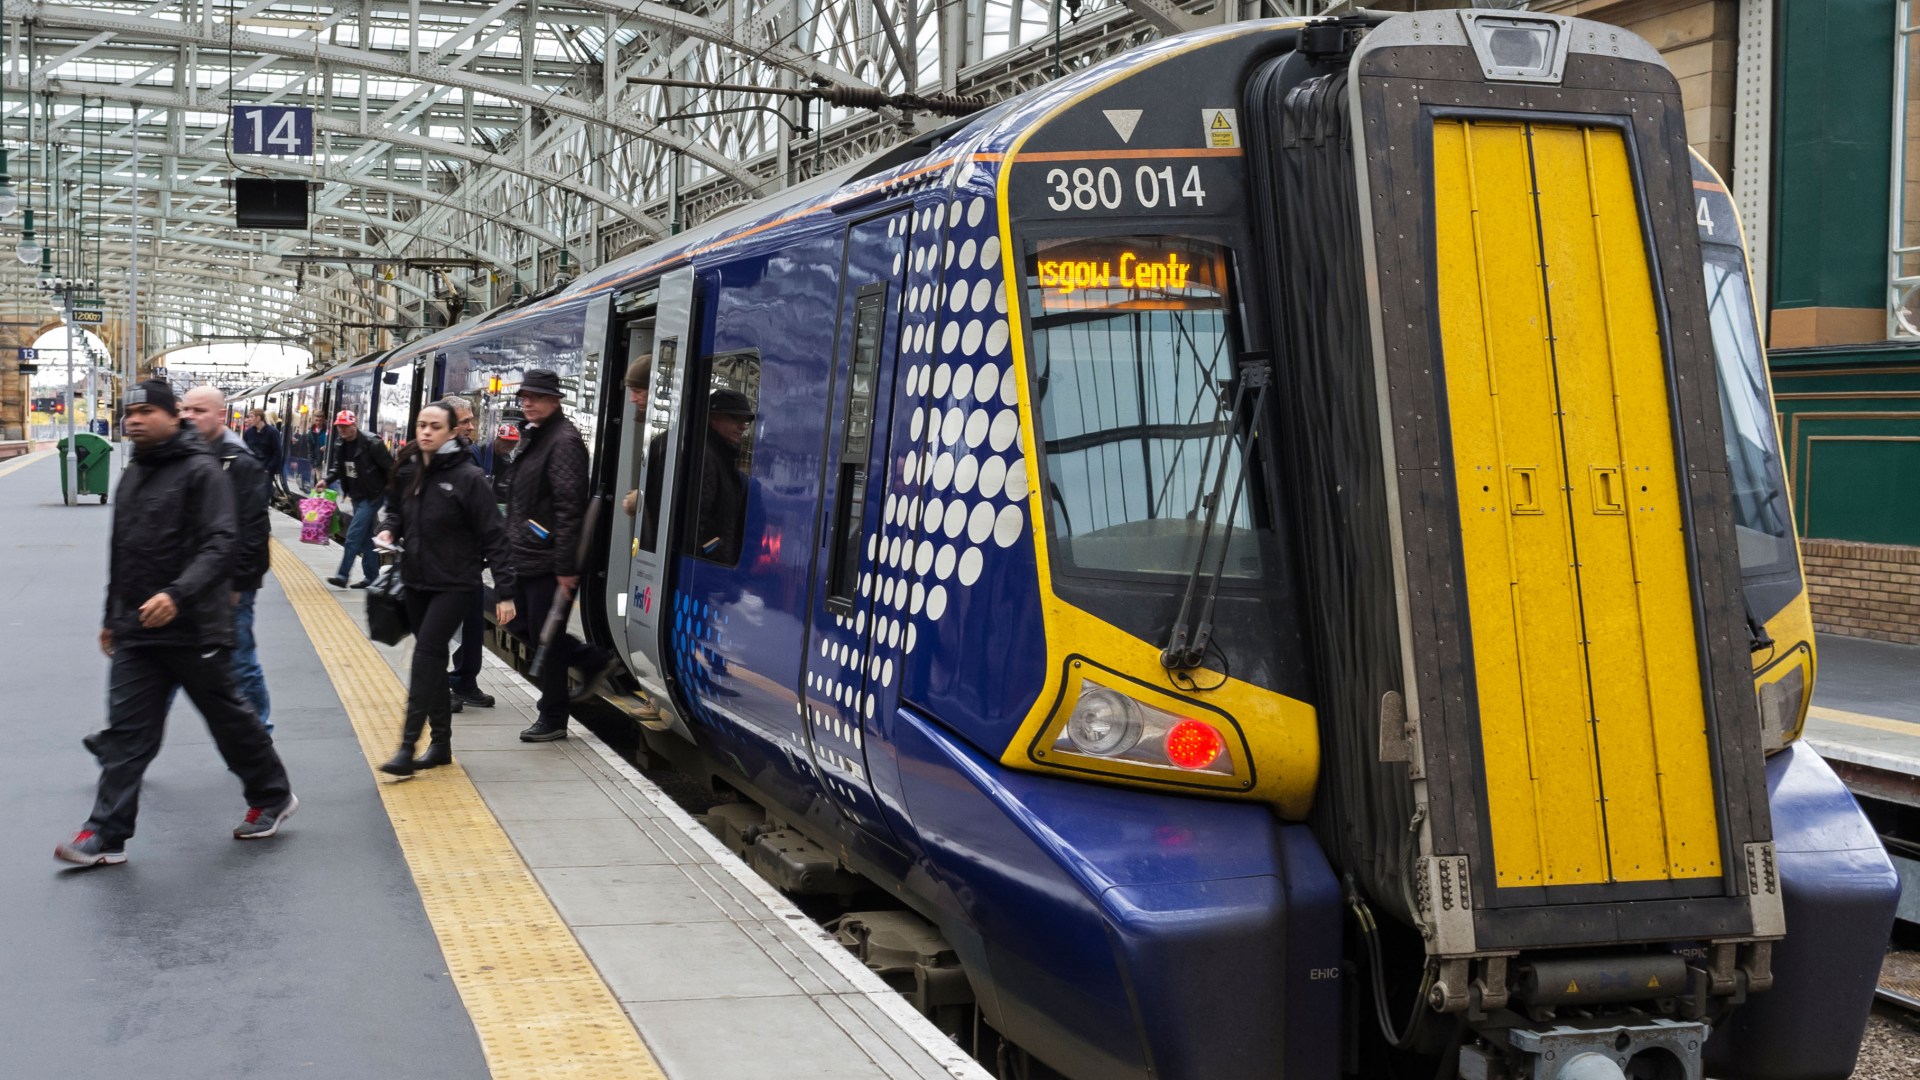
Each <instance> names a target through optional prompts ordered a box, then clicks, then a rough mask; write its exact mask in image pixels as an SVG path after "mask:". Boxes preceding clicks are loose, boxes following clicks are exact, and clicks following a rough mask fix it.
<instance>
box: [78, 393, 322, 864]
mask: <svg viewBox="0 0 1920 1080" xmlns="http://www.w3.org/2000/svg"><path fill="white" fill-rule="evenodd" d="M123 423H124V425H125V429H126V433H127V437H128V438H129V439H130V440H132V442H133V445H134V454H133V460H132V462H131V463H130V464H128V466H127V469H126V472H125V473H124V474H123V475H122V476H121V478H120V485H119V488H118V489H117V490H116V491H115V492H114V507H115V509H114V512H113V538H112V541H111V545H110V548H109V566H108V571H107V599H106V612H105V615H104V617H103V618H102V620H101V628H100V651H101V652H104V653H106V654H107V656H109V657H111V658H112V672H111V674H110V675H109V677H108V692H107V695H108V696H107V729H106V730H105V731H103V732H101V733H100V735H99V737H98V751H97V755H98V757H99V759H100V785H99V789H98V791H97V793H96V795H95V798H94V804H93V813H92V814H91V815H90V816H89V817H88V818H87V823H86V825H85V826H83V827H82V828H81V829H80V831H79V832H78V833H77V834H76V835H75V836H74V838H73V839H72V840H69V841H67V842H66V843H64V844H60V845H58V846H56V847H55V848H54V850H53V853H54V856H55V857H56V858H59V859H64V860H66V861H67V862H71V863H78V864H80V865H83V866H98V865H102V864H115V863H123V862H125V861H126V860H127V854H126V842H127V841H128V840H129V839H131V838H132V837H133V834H134V820H135V818H136V817H137V815H138V813H139V806H140V781H141V779H142V777H144V776H145V775H146V771H147V766H148V765H150V764H151V763H152V762H153V759H154V756H155V755H156V754H158V753H159V752H160V740H161V734H162V732H163V731H164V730H165V727H166V719H167V704H168V702H169V701H170V700H171V698H172V696H173V693H174V691H175V690H176V689H177V688H183V687H184V688H185V689H186V692H187V697H189V698H190V699H192V701H193V704H194V707H195V708H196V709H198V710H199V711H200V715H201V716H203V717H205V718H206V721H207V730H208V732H209V733H210V734H211V735H212V736H213V743H214V746H215V747H217V748H218V749H219V751H220V756H221V757H222V758H223V759H224V760H225V761H226V763H227V768H228V769H230V770H232V771H233V773H234V774H235V775H237V776H238V777H240V782H241V785H242V787H243V789H244V791H245V793H246V799H247V812H246V816H245V818H244V819H243V820H242V821H241V822H240V824H239V825H237V826H235V827H234V830H233V835H234V838H235V839H238V840H254V839H263V838H265V837H270V836H273V835H274V834H276V833H277V832H279V830H280V827H281V825H283V824H285V822H286V820H287V819H288V818H289V817H291V816H292V815H293V812H294V810H296V809H297V808H298V807H299V805H300V800H299V799H297V798H295V797H294V794H293V791H292V789H291V787H290V786H289V785H288V782H287V770H286V768H285V766H283V765H282V764H281V762H280V755H279V754H278V753H276V752H275V751H274V748H273V737H272V736H270V735H268V734H267V729H266V728H264V727H261V726H260V719H259V717H258V716H256V715H254V712H253V708H252V706H250V705H248V704H247V703H246V701H245V700H244V699H243V698H241V696H240V695H239V693H238V691H237V690H236V689H235V687H234V682H233V659H232V649H233V645H234V634H233V599H232V571H231V568H230V567H229V560H230V559H231V558H232V555H233V548H234V533H235V528H234V515H233V489H232V485H231V484H229V483H228V482H227V479H226V477H225V476H223V475H221V471H220V464H219V461H218V459H216V458H215V457H214V456H213V454H212V452H211V451H209V450H208V449H207V447H206V445H205V444H204V443H203V442H202V441H201V439H200V437H199V436H198V435H197V434H195V433H193V432H191V431H186V430H183V429H182V428H181V426H180V415H179V404H178V402H177V401H176V399H175V398H174V394H173V388H172V387H170V386H168V385H167V384H166V383H164V382H160V381H158V380H151V381H148V382H143V383H139V384H137V385H135V386H134V387H133V388H132V389H130V390H128V391H127V396H126V405H125V412H124V413H123Z"/></svg>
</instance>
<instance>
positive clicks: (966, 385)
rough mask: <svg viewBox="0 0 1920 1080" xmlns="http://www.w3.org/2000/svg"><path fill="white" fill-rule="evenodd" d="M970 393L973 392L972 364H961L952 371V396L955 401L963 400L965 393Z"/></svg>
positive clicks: (965, 396) (965, 397)
mask: <svg viewBox="0 0 1920 1080" xmlns="http://www.w3.org/2000/svg"><path fill="white" fill-rule="evenodd" d="M971 393H973V365H972V364H961V365H960V368H959V370H958V371H955V372H954V373H953V398H954V400H955V401H965V400H966V399H967V395H968V394H971Z"/></svg>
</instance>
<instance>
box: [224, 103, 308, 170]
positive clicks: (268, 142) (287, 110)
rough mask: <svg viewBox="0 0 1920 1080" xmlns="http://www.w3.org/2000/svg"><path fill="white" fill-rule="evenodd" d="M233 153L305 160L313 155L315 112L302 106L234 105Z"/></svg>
mask: <svg viewBox="0 0 1920 1080" xmlns="http://www.w3.org/2000/svg"><path fill="white" fill-rule="evenodd" d="M232 129H233V152H234V153H236V154H278V155H282V156H287V157H305V156H306V155H308V154H311V153H313V110H312V109H309V108H306V107H304V106H300V105H235V106H234V107H233V124H232Z"/></svg>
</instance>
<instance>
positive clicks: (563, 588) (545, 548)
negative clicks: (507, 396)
mask: <svg viewBox="0 0 1920 1080" xmlns="http://www.w3.org/2000/svg"><path fill="white" fill-rule="evenodd" d="M560 399H561V390H560V377H559V376H558V375H556V374H554V373H553V372H551V371H547V370H544V369H540V368H536V369H534V370H532V371H529V372H527V375H526V378H525V379H523V380H522V381H521V383H520V393H519V400H520V411H521V412H522V413H523V414H525V416H526V423H525V424H523V425H521V428H520V442H519V445H518V446H517V448H516V449H515V450H514V452H513V462H512V470H513V471H512V474H511V477H510V479H509V486H508V491H507V542H508V543H509V544H510V545H511V546H512V548H513V576H514V580H515V581H517V582H518V589H519V592H518V594H517V596H518V598H519V601H520V604H519V609H520V621H519V622H518V623H517V624H516V625H514V626H513V627H511V630H512V632H513V633H514V634H515V635H516V636H518V637H519V638H520V640H522V641H524V642H526V643H527V644H528V646H529V647H531V648H535V649H537V648H538V647H539V642H540V632H541V629H542V628H543V627H544V626H546V622H547V613H548V612H549V611H550V610H552V608H553V605H554V603H555V601H556V600H557V599H558V598H559V597H561V596H562V595H566V596H571V595H572V594H574V593H575V592H577V591H578V590H579V588H580V567H579V566H578V565H577V562H578V560H579V557H580V526H581V521H582V519H583V518H584V516H585V514H586V509H587V496H588V492H587V444H586V442H585V440H583V439H582V438H581V437H580V431H579V429H578V428H575V427H574V426H573V421H571V420H569V419H567V417H566V414H565V413H563V412H562V411H561V407H560ZM552 649H553V651H552V652H551V653H550V654H549V655H550V656H551V657H552V659H553V660H556V661H558V662H557V663H556V662H549V663H548V664H547V665H546V667H545V669H544V670H543V671H542V672H541V673H540V703H539V715H538V717H537V718H536V719H535V720H534V722H533V724H532V725H531V726H529V727H528V728H527V729H526V730H525V731H522V732H521V733H520V738H521V740H522V741H524V742H548V741H551V740H553V739H564V738H566V737H567V718H568V709H567V706H568V705H569V704H570V702H571V701H577V700H583V699H585V698H586V697H589V696H591V695H592V694H595V693H597V692H599V690H600V688H601V687H603V686H605V685H606V680H607V678H608V676H610V675H612V674H613V669H614V666H615V665H616V664H618V663H619V659H618V658H617V657H615V656H613V655H611V654H609V653H607V652H606V651H605V650H603V649H599V648H596V647H594V646H592V645H588V644H585V643H583V642H581V641H579V640H578V639H576V638H575V637H574V636H573V635H572V634H568V633H566V632H565V631H562V632H561V634H560V636H559V637H558V638H557V639H556V640H555V641H554V642H553V645H552ZM569 668H579V669H580V670H581V671H583V672H586V673H587V679H586V681H585V682H584V683H583V684H582V685H581V686H580V688H579V689H578V690H576V691H574V692H573V693H572V694H571V695H569V694H568V692H567V683H568V679H567V671H568V669H569Z"/></svg>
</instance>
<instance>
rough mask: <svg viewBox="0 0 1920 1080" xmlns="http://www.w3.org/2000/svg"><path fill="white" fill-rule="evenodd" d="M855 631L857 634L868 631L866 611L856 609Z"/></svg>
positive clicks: (854, 614) (854, 617) (854, 616)
mask: <svg viewBox="0 0 1920 1080" xmlns="http://www.w3.org/2000/svg"><path fill="white" fill-rule="evenodd" d="M853 632H854V633H856V634H864V633H866V632H867V613H866V612H864V611H856V612H854V613H853Z"/></svg>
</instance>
